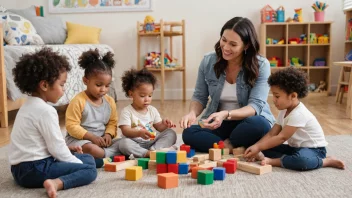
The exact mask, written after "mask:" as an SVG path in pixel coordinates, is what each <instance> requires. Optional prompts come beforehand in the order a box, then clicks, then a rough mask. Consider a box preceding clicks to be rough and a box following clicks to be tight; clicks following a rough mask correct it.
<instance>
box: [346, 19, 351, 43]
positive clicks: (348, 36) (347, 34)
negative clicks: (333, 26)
mask: <svg viewBox="0 0 352 198" xmlns="http://www.w3.org/2000/svg"><path fill="white" fill-rule="evenodd" d="M346 28H347V31H346V40H347V41H349V40H352V18H350V19H349V20H348V24H347V27H346Z"/></svg>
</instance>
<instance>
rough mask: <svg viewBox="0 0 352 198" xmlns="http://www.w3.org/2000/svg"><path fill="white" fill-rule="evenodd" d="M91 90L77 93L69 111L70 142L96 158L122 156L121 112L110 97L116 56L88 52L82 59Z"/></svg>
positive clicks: (84, 78)
mask: <svg viewBox="0 0 352 198" xmlns="http://www.w3.org/2000/svg"><path fill="white" fill-rule="evenodd" d="M78 63H79V66H80V67H82V68H83V69H84V77H83V82H84V84H85V85H86V86H87V89H86V90H85V91H83V92H81V93H79V94H77V95H76V96H75V97H74V98H73V99H72V101H71V102H70V104H69V105H68V107H67V111H66V129H67V136H66V143H67V145H72V146H82V149H83V153H89V154H91V155H93V157H95V158H104V157H110V156H114V155H117V154H118V147H117V143H118V139H114V138H115V137H116V132H117V111H116V104H115V101H114V99H113V98H112V97H110V96H108V95H106V94H107V93H108V91H109V86H110V83H111V80H112V70H111V69H112V68H113V67H114V65H115V61H114V59H113V54H112V53H111V52H108V53H106V54H105V55H104V56H103V57H101V56H100V54H99V51H98V49H95V50H89V51H87V52H84V53H83V54H82V55H81V56H80V58H79V61H78Z"/></svg>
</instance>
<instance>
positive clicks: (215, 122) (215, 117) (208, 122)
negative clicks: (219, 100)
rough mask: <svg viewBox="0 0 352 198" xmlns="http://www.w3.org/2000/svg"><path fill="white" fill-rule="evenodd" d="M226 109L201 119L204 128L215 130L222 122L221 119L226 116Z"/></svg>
mask: <svg viewBox="0 0 352 198" xmlns="http://www.w3.org/2000/svg"><path fill="white" fill-rule="evenodd" d="M227 115H228V111H220V112H216V113H213V114H211V115H210V116H209V117H208V118H207V119H205V120H203V126H204V128H207V129H210V130H215V129H217V128H219V127H220V126H221V124H222V121H223V120H225V118H227Z"/></svg>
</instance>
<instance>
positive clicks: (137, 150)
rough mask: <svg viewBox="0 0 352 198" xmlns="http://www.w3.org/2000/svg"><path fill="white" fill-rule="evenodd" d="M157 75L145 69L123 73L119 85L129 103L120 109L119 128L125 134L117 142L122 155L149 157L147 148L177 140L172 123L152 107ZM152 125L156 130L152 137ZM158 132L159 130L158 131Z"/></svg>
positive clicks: (168, 144)
mask: <svg viewBox="0 0 352 198" xmlns="http://www.w3.org/2000/svg"><path fill="white" fill-rule="evenodd" d="M155 83H156V78H155V76H154V75H153V74H152V73H151V72H149V71H148V70H146V69H142V70H139V71H137V70H134V69H131V70H129V71H126V72H125V73H124V74H123V76H122V88H123V90H124V92H125V95H126V96H127V97H130V98H132V100H133V101H132V104H131V105H128V106H127V107H125V108H124V109H123V110H122V111H121V115H120V121H119V127H120V129H121V131H122V134H123V135H124V136H125V137H126V138H123V139H122V140H121V142H120V143H119V149H120V151H121V152H122V153H123V154H124V155H131V154H133V155H134V156H135V157H149V154H150V150H157V149H160V148H168V147H171V146H172V145H173V144H175V142H176V138H177V137H176V133H175V131H174V130H172V129H170V128H171V127H175V125H174V124H173V123H172V122H171V121H170V120H168V119H161V117H160V114H159V112H158V110H157V109H156V108H155V107H153V106H151V105H150V103H151V102H152V97H153V91H154V88H155ZM152 126H153V127H154V128H155V129H156V130H157V132H156V137H155V139H151V137H152V133H151V132H153V130H152ZM159 132H160V133H159Z"/></svg>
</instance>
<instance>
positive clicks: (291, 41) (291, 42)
mask: <svg viewBox="0 0 352 198" xmlns="http://www.w3.org/2000/svg"><path fill="white" fill-rule="evenodd" d="M288 43H289V44H299V43H300V38H289V39H288Z"/></svg>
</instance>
